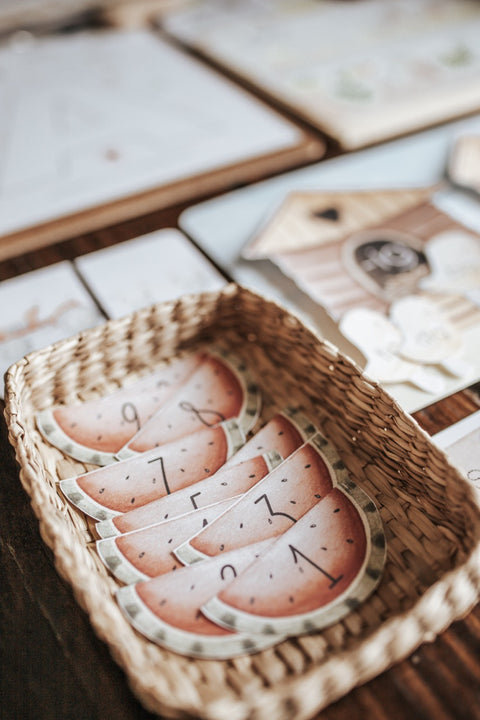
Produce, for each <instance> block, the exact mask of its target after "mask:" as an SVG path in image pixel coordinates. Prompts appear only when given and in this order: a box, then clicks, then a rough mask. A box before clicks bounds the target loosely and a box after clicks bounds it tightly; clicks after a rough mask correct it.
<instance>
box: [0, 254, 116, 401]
mask: <svg viewBox="0 0 480 720" xmlns="http://www.w3.org/2000/svg"><path fill="white" fill-rule="evenodd" d="M0 309H1V310H0V369H1V373H2V375H3V373H4V372H5V371H6V370H7V368H8V367H9V366H10V365H12V363H14V362H16V361H17V360H20V358H22V357H23V356H24V355H26V354H27V353H29V352H31V351H33V350H39V349H40V348H42V347H45V346H47V345H50V344H51V343H53V342H56V341H57V340H62V339H63V338H66V337H69V336H70V335H73V334H75V333H77V332H79V331H80V330H85V329H87V328H90V327H93V326H95V325H98V324H100V323H101V322H103V321H104V317H103V315H102V314H101V312H100V311H99V309H98V308H97V306H96V305H95V303H94V302H93V300H92V298H91V297H90V295H89V294H88V292H87V291H86V290H85V288H84V286H83V285H82V282H81V281H80V280H79V278H78V277H77V275H76V273H75V270H74V269H73V267H72V265H71V264H70V263H69V262H62V263H58V264H57V265H52V266H51V267H47V268H43V269H42V270H35V271H33V272H29V273H26V274H25V275H20V276H18V277H16V278H12V279H11V280H4V281H3V282H2V283H0ZM0 393H1V395H2V396H3V383H2V387H1V388H0Z"/></svg>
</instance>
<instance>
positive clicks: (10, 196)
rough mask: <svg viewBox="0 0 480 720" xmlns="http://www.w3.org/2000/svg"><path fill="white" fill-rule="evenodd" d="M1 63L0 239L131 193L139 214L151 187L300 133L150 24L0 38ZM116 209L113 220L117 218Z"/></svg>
mask: <svg viewBox="0 0 480 720" xmlns="http://www.w3.org/2000/svg"><path fill="white" fill-rule="evenodd" d="M0 68H1V73H0V102H1V107H2V112H1V115H0V176H1V184H0V236H7V235H11V234H13V233H18V232H21V231H26V230H28V229H31V228H32V227H36V226H38V225H42V224H45V223H50V222H51V221H53V220H62V222H63V221H65V219H66V218H69V217H71V216H73V215H75V214H77V215H79V214H81V213H83V214H85V212H86V211H88V212H91V213H94V212H97V211H98V210H99V208H105V207H106V206H107V205H108V204H111V203H112V202H115V201H119V200H127V199H129V198H131V197H134V196H138V197H141V198H142V203H144V204H143V205H140V209H141V211H142V212H147V210H153V209H155V208H156V207H158V205H155V202H152V201H150V205H148V207H147V205H146V204H145V203H147V201H148V198H147V194H148V193H149V192H153V191H154V190H156V189H158V188H162V187H165V186H169V185H171V184H173V183H177V182H178V183H179V182H183V181H184V180H186V179H189V178H192V177H198V176H199V175H201V174H204V173H211V172H214V171H217V170H219V169H221V168H228V167H231V166H234V165H236V164H238V163H243V162H246V161H249V160H253V159H255V158H256V159H258V158H259V157H262V156H264V155H268V154H272V153H281V152H282V151H284V150H288V149H291V148H292V147H296V146H297V145H298V144H300V143H303V141H304V139H305V135H304V134H303V133H302V131H300V130H299V129H297V128H296V127H295V126H294V125H293V124H291V123H290V122H288V121H287V120H284V119H283V118H282V117H281V116H280V115H278V114H277V113H275V112H274V111H271V110H270V109H269V108H267V107H266V106H265V105H263V104H262V103H260V102H259V101H257V100H256V99H255V98H253V97H252V96H251V95H248V94H247V93H245V92H244V91H243V90H241V89H238V88H237V87H235V86H234V85H233V83H231V82H230V81H228V80H226V79H224V78H222V77H220V76H219V74H218V73H214V72H213V71H211V70H210V69H208V68H206V67H205V66H204V65H202V64H200V63H199V62H197V61H195V60H194V59H192V58H191V57H189V56H187V55H186V54H185V53H182V52H181V51H180V50H179V49H177V48H175V47H173V45H172V44H169V43H167V42H166V41H164V40H163V39H161V38H160V37H159V36H158V35H156V34H154V33H153V32H149V31H147V30H143V31H141V30H139V31H96V32H93V31H92V32H88V31H85V32H81V33H77V34H74V35H66V36H61V35H58V36H48V37H42V38H38V39H37V38H34V37H32V38H31V41H30V42H27V43H25V44H20V45H18V44H15V43H6V44H4V45H2V47H1V48H0ZM196 189H197V188H196V187H195V186H192V187H191V188H190V191H189V192H190V195H192V194H194V193H195V190H196ZM197 191H198V189H197ZM178 193H179V190H178V188H177V191H176V192H173V191H172V193H171V196H170V198H169V202H170V203H172V202H176V201H177V198H178ZM164 204H165V200H164ZM114 210H115V212H114V213H113V214H111V215H109V218H111V219H112V222H115V218H117V220H118V218H119V217H125V215H122V212H123V209H122V205H121V204H120V203H118V204H117V205H116V208H114ZM132 214H134V213H133V212H132V211H130V215H132ZM82 217H83V215H82ZM97 222H98V221H97ZM100 223H101V224H102V225H104V224H105V219H104V216H103V215H101V216H100ZM57 226H58V223H57ZM75 228H76V231H77V232H80V230H79V226H78V225H77V226H75ZM55 232H57V229H56V228H55ZM47 241H48V242H51V240H48V236H47V237H46V238H45V242H47ZM32 242H33V240H32Z"/></svg>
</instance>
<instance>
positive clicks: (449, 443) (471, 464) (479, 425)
mask: <svg viewBox="0 0 480 720" xmlns="http://www.w3.org/2000/svg"><path fill="white" fill-rule="evenodd" d="M432 440H433V441H434V442H435V443H436V444H437V445H438V447H440V448H442V450H445V452H446V453H447V455H448V456H449V457H450V459H451V460H452V462H453V463H454V464H455V465H457V466H458V467H459V468H460V469H461V470H462V472H463V473H464V474H465V477H466V478H467V479H468V480H470V482H471V483H472V484H473V486H474V487H475V488H476V489H477V490H479V491H480V410H478V411H477V412H474V413H473V414H472V415H469V416H468V417H466V418H464V419H463V420H460V421H459V422H457V423H455V424H454V425H451V426H450V427H449V428H446V429H445V430H442V431H441V432H439V433H437V434H436V435H433V437H432Z"/></svg>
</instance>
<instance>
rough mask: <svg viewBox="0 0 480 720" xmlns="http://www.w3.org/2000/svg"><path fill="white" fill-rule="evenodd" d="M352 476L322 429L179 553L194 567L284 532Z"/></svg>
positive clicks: (180, 556)
mask: <svg viewBox="0 0 480 720" xmlns="http://www.w3.org/2000/svg"><path fill="white" fill-rule="evenodd" d="M346 477H347V471H346V469H345V466H344V464H343V462H342V461H341V460H340V458H339V457H338V455H337V453H336V450H335V449H334V448H333V447H332V445H331V444H330V443H329V442H328V441H327V440H326V439H325V438H324V437H323V435H321V434H320V433H317V435H314V437H313V438H312V440H310V441H309V442H308V443H305V445H302V447H300V448H299V449H298V450H296V451H295V452H294V453H293V454H292V455H291V456H290V457H289V458H288V459H287V460H285V461H284V462H283V463H281V465H279V466H278V467H277V468H276V469H275V470H273V471H272V472H271V473H270V474H269V475H267V476H266V477H265V478H264V479H263V480H261V481H260V482H259V483H257V484H256V485H254V487H253V488H252V489H251V490H249V491H248V492H246V493H245V495H242V497H241V498H240V499H239V500H237V502H236V503H235V504H234V505H232V507H231V508H230V509H229V510H227V511H226V512H225V513H223V514H222V515H221V516H220V517H219V518H218V519H217V520H215V521H214V522H213V523H211V524H210V525H209V526H208V527H206V528H205V529H204V530H202V531H201V532H200V533H199V534H198V535H196V536H195V537H192V538H191V539H190V540H188V541H187V542H185V543H183V544H182V545H180V546H179V547H178V548H176V549H175V555H176V556H177V557H178V559H179V560H181V562H183V563H184V564H185V565H191V564H192V563H194V562H198V561H200V560H204V559H205V558H206V557H213V556H215V555H218V554H219V553H223V552H228V551H229V550H234V549H235V548H239V547H243V546H244V545H249V544H252V543H255V542H260V541H261V540H266V539H267V538H271V537H276V536H278V535H281V534H282V533H283V532H285V531H286V530H287V529H288V528H289V527H291V526H292V525H294V524H295V523H296V522H297V520H298V519H299V518H300V517H301V516H302V515H304V514H305V513H306V512H307V511H308V510H310V508H311V507H313V506H314V505H316V503H317V502H318V501H319V500H320V499H321V498H322V497H324V496H325V495H327V494H328V493H329V492H330V490H331V489H332V487H333V486H334V485H335V484H336V483H337V482H338V481H341V480H342V479H343V478H346Z"/></svg>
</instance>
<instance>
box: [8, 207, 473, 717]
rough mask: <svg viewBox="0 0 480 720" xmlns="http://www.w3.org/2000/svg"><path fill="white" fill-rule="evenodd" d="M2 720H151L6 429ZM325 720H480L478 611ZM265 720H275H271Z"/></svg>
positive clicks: (157, 220)
mask: <svg viewBox="0 0 480 720" xmlns="http://www.w3.org/2000/svg"><path fill="white" fill-rule="evenodd" d="M182 209H183V207H180V206H179V207H176V208H173V209H171V210H168V211H163V212H159V213H156V214H152V215H149V216H147V217H142V218H139V219H137V220H133V221H129V222H125V223H123V224H121V225H119V226H117V227H112V228H108V229H104V230H101V231H98V232H96V233H91V234H89V235H86V236H82V237H79V238H75V239H72V240H69V241H66V242H63V243H59V244H58V245H54V246H52V247H48V248H44V249H42V250H40V251H37V252H35V253H29V254H26V255H19V256H18V257H16V258H13V259H11V260H8V261H4V262H3V263H0V280H4V279H6V278H9V277H14V276H16V275H19V274H21V273H24V272H27V271H28V270H33V269H36V268H39V267H43V266H46V265H50V264H53V263H55V262H58V261H60V260H65V259H72V258H74V257H77V256H79V255H82V254H84V253H86V252H91V251H92V250H96V249H98V248H101V247H106V246H108V245H111V244H115V243H118V242H121V241H124V240H127V239H129V238H132V237H135V236H137V235H141V234H143V233H146V232H150V231H152V230H155V229H158V228H161V227H173V226H175V224H176V221H177V218H178V215H179V213H180V212H181V211H182ZM479 407H480V385H479V386H476V387H473V388H470V389H469V390H466V391H463V392H460V393H457V394H456V395H453V396H452V397H450V398H447V399H445V400H442V401H440V402H438V403H435V404H434V405H432V406H430V407H429V408H426V409H424V410H422V411H420V412H417V413H415V415H414V417H415V418H416V420H417V421H418V422H419V423H420V425H421V426H422V427H423V428H424V429H425V430H427V431H428V432H429V433H435V432H438V431H440V430H442V429H444V428H445V427H448V426H449V425H450V424H452V423H453V422H456V421H457V420H460V419H462V418H463V417H466V416H467V415H469V414H470V413H472V412H474V411H475V410H477V409H479ZM0 457H1V461H0V504H1V508H2V514H1V518H2V519H1V525H0V527H1V530H0V547H1V557H0V566H1V571H2V575H1V577H2V580H1V592H0V615H1V617H0V627H1V632H0V648H1V657H0V667H1V671H0V672H1V688H0V708H1V709H0V717H1V718H2V719H4V720H7V719H8V720H30V719H31V720H50V719H51V718H52V719H55V720H57V718H58V719H59V720H60V719H61V720H64V719H65V720H96V719H98V720H110V718H111V719H112V720H137V719H138V720H147V718H153V717H156V716H153V715H151V714H150V713H149V712H147V711H145V710H144V709H143V708H142V706H141V705H140V704H139V702H138V701H137V700H136V699H135V697H134V696H133V694H132V693H131V692H130V690H129V688H128V685H127V683H126V680H125V676H124V675H123V673H122V671H121V670H120V669H119V667H118V666H117V665H116V664H115V663H114V661H113V660H112V658H111V657H110V655H109V652H108V650H107V648H106V646H105V645H104V644H103V643H102V642H101V641H100V640H98V639H97V637H96V636H95V634H94V632H93V630H92V628H91V626H90V624H89V621H88V619H87V617H86V615H85V614H84V612H83V611H82V610H80V609H79V607H78V605H77V603H76V602H75V600H74V598H73V594H72V592H71V590H70V587H69V586H68V585H67V584H66V583H65V582H64V581H63V580H61V579H60V578H59V576H58V575H57V573H56V571H55V569H54V565H53V560H52V553H51V552H50V550H49V549H48V548H47V547H46V546H45V544H44V543H43V542H42V539H41V537H40V535H39V531H38V524H37V521H36V518H35V516H34V514H33V512H32V510H31V507H30V504H29V499H28V497H27V495H26V494H25V492H24V490H23V488H22V487H21V485H20V482H19V479H18V469H17V466H16V463H15V460H14V457H13V452H12V450H11V448H10V445H9V443H8V440H7V435H6V427H5V423H4V421H3V419H2V421H1V426H0ZM318 717H319V718H321V719H322V720H357V719H358V720H367V719H368V720H475V719H476V718H478V719H479V720H480V606H477V608H476V609H475V610H474V611H473V612H472V613H471V614H470V615H469V616H468V617H467V618H465V619H464V620H462V621H460V622H456V623H454V624H453V625H452V626H451V627H450V629H449V630H447V631H446V632H445V633H444V634H443V635H442V636H441V637H439V638H438V639H437V640H436V641H435V642H434V643H432V644H425V645H423V646H422V647H420V649H419V650H417V651H416V652H415V653H414V654H413V655H412V656H411V657H410V658H409V659H408V660H406V661H404V662H402V663H400V664H398V665H396V666H395V667H393V668H391V669H390V670H388V671H387V672H385V673H383V674H382V675H381V676H379V677H377V678H376V679H374V680H372V681H371V682H369V683H368V684H367V685H365V686H363V687H360V688H357V689H355V690H354V691H353V692H351V693H350V694H349V695H348V696H346V697H345V698H343V699H341V700H340V701H338V702H337V703H335V704H333V705H331V706H330V707H328V708H327V709H326V710H324V711H323V712H322V713H320V715H319V716H318ZM266 720H275V719H274V718H267V719H266Z"/></svg>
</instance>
